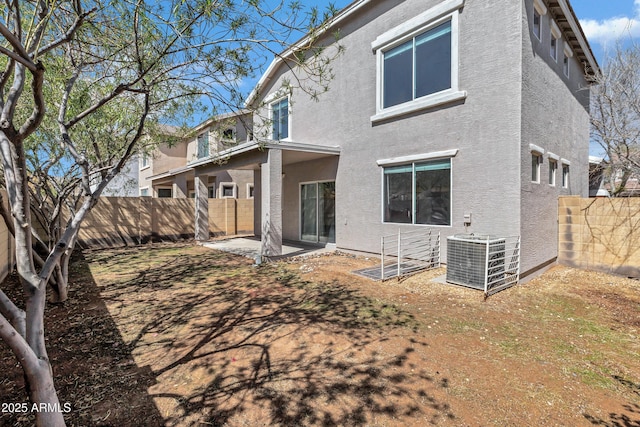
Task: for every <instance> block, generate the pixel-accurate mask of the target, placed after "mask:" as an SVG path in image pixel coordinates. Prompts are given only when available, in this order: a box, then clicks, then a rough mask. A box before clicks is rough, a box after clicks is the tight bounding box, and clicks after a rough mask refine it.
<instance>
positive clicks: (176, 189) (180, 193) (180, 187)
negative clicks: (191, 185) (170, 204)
mask: <svg viewBox="0 0 640 427" xmlns="http://www.w3.org/2000/svg"><path fill="white" fill-rule="evenodd" d="M187 196H188V194H187V177H186V175H184V174H182V175H178V176H176V177H175V179H174V181H173V197H174V199H184V198H185V197H187Z"/></svg>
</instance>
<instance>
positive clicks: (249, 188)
mask: <svg viewBox="0 0 640 427" xmlns="http://www.w3.org/2000/svg"><path fill="white" fill-rule="evenodd" d="M251 190H255V189H254V187H253V184H247V199H253V197H254V196H252V195H251ZM254 194H255V193H254Z"/></svg>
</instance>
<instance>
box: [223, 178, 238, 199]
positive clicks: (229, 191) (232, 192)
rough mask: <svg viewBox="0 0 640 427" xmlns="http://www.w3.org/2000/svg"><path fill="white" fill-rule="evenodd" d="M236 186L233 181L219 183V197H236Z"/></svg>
mask: <svg viewBox="0 0 640 427" xmlns="http://www.w3.org/2000/svg"><path fill="white" fill-rule="evenodd" d="M237 188H238V187H237V186H236V184H235V183H233V182H223V183H221V184H220V192H219V194H220V197H221V198H233V199H236V198H238V190H237Z"/></svg>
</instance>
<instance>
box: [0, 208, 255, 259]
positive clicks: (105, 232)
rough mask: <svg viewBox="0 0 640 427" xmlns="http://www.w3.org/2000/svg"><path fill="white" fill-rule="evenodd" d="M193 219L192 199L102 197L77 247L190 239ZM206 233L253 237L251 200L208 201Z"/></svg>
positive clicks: (84, 227)
mask: <svg viewBox="0 0 640 427" xmlns="http://www.w3.org/2000/svg"><path fill="white" fill-rule="evenodd" d="M194 218H195V200H194V199H186V198H182V199H158V198H150V197H103V198H101V199H100V201H99V202H98V204H97V205H96V206H95V207H94V208H93V210H92V211H91V212H89V214H88V215H87V217H86V218H85V221H84V222H83V224H82V228H81V230H80V236H79V244H80V245H81V246H94V247H95V246H97V247H114V246H129V245H136V244H139V243H147V242H149V241H161V240H176V239H185V238H193V236H194V227H195V224H194V221H195V219H194ZM209 230H210V232H211V234H212V235H234V234H238V233H243V234H244V233H252V232H253V199H209ZM0 239H1V234H0ZM2 241H3V240H0V242H2ZM0 245H1V243H0ZM0 256H1V249H0Z"/></svg>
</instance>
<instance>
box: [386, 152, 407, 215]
mask: <svg viewBox="0 0 640 427" xmlns="http://www.w3.org/2000/svg"><path fill="white" fill-rule="evenodd" d="M412 179H413V167H412V166H411V165H409V166H396V167H392V168H386V169H385V170H384V200H385V206H384V220H385V222H399V223H409V224H410V223H411V222H412V221H413V220H412V218H411V211H412V209H413V190H412Z"/></svg>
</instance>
